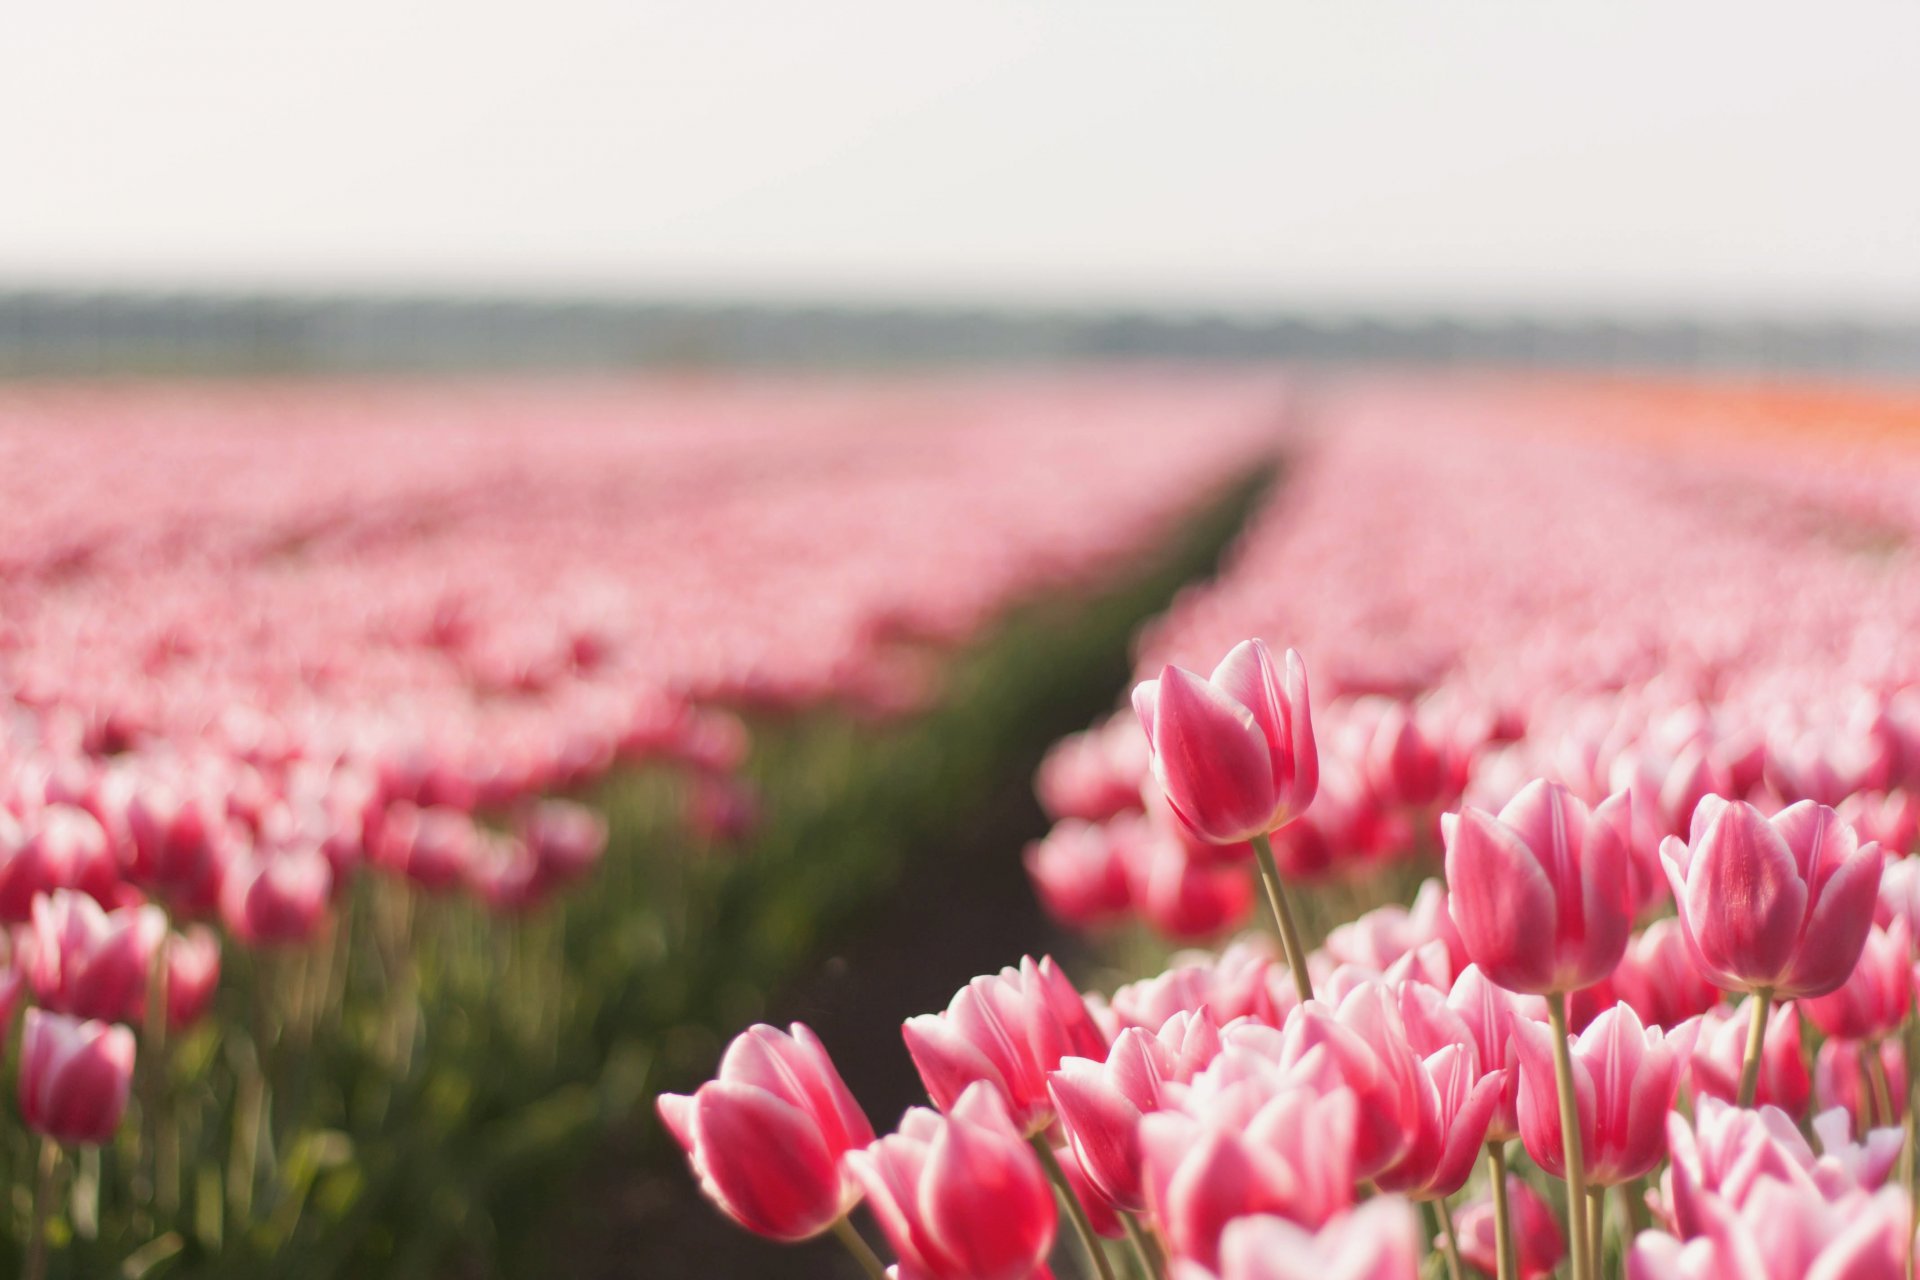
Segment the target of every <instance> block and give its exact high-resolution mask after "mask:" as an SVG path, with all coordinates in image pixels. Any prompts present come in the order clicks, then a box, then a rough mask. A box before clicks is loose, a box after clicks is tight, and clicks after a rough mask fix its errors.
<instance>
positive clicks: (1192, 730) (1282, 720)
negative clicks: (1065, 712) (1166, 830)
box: [1133, 640, 1320, 844]
mask: <svg viewBox="0 0 1920 1280" xmlns="http://www.w3.org/2000/svg"><path fill="white" fill-rule="evenodd" d="M1286 665H1287V672H1286V679H1285V683H1284V686H1283V684H1282V681H1281V677H1280V674H1279V672H1278V671H1276V670H1275V668H1274V663H1273V655H1272V654H1271V653H1270V652H1269V651H1268V649H1267V646H1266V644H1265V643H1264V642H1263V641H1260V640H1247V641H1243V642H1242V643H1240V644H1239V645H1236V646H1235V647H1234V649H1233V651H1232V652H1231V653H1229V654H1227V656H1226V657H1225V658H1224V659H1222V660H1221V663H1220V665H1219V666H1217V667H1215V668H1214V671H1213V675H1212V676H1211V677H1210V678H1208V679H1202V678H1200V677H1199V676H1197V675H1195V674H1193V673H1192V672H1191V671H1186V670H1183V669H1182V668H1180V667H1174V666H1169V667H1166V668H1165V669H1163V670H1162V671H1161V673H1160V678H1159V679H1158V680H1148V681H1145V682H1144V683H1142V684H1140V685H1139V686H1137V687H1136V688H1135V689H1134V691H1133V706H1134V710H1135V711H1136V712H1137V713H1138V714H1139V716H1140V723H1141V726H1142V727H1143V728H1144V729H1145V730H1146V733H1147V745H1148V747H1149V749H1150V750H1151V751H1152V756H1153V772H1154V776H1155V777H1156V778H1157V779H1159V782H1160V785H1161V787H1162V788H1164V789H1165V791H1166V795H1167V800H1168V802H1169V803H1171V804H1172V806H1173V810H1174V812H1175V813H1176V814H1178V815H1179V817H1180V820H1181V821H1182V822H1184V823H1185V824H1186V825H1187V827H1188V828H1189V829H1190V830H1191V831H1193V832H1194V834H1196V835H1198V836H1199V837H1200V838H1201V839H1203V840H1207V841H1210V842H1212V843H1214V844H1239V843H1241V842H1243V841H1246V840H1251V839H1252V838H1253V837H1255V836H1261V835H1266V834H1268V833H1269V832H1272V831H1275V830H1277V829H1279V828H1280V827H1283V826H1285V825H1286V824H1287V823H1288V822H1290V821H1292V820H1293V819H1294V818H1296V817H1298V816H1299V815H1300V814H1301V813H1303V812H1304V811H1305V810H1306V807H1307V805H1308V804H1310V803H1311V802H1312V800H1313V793H1314V790H1315V788H1316V786H1317V785H1318V781H1319V776H1320V762H1319V754H1318V752H1317V751H1316V750H1315V748H1314V742H1313V718H1312V714H1311V711H1310V709H1309V706H1308V700H1307V671H1306V667H1305V666H1304V665H1303V664H1302V663H1301V661H1300V655H1299V654H1297V653H1295V652H1294V651H1293V650H1291V649H1289V650H1288V651H1287V655H1286Z"/></svg>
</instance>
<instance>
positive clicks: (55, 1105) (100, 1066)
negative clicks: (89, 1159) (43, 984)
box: [20, 1009, 134, 1146]
mask: <svg viewBox="0 0 1920 1280" xmlns="http://www.w3.org/2000/svg"><path fill="white" fill-rule="evenodd" d="M133 1052H134V1046H133V1032H131V1031H129V1030H127V1028H125V1027H121V1026H109V1025H108V1024H107V1023H104V1022H98V1021H82V1020H81V1019H79V1018H71V1017H68V1016H67V1015H66V1014H63V1013H50V1012H48V1011H47V1010H44V1009H29V1010H27V1020H26V1027H25V1029H24V1031H23V1032H22V1034H21V1039H20V1118H21V1120H22V1121H24V1122H25V1123H26V1126H27V1128H29V1129H32V1130H33V1131H34V1132H35V1133H40V1134H45V1135H46V1136H47V1137H49V1138H52V1139H53V1140H54V1141H55V1142H70V1143H80V1144H83V1145H87V1146H99V1145H100V1144H102V1143H105V1142H108V1141H111V1140H112V1138H113V1135H114V1132H115V1130H117V1129H119V1127H120V1118H121V1116H122V1115H123V1114H125V1112H126V1109H127V1091H128V1089H129V1087H130V1086H131V1084H132V1082H133Z"/></svg>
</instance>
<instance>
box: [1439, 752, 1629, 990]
mask: <svg viewBox="0 0 1920 1280" xmlns="http://www.w3.org/2000/svg"><path fill="white" fill-rule="evenodd" d="M1629 804H1630V802H1629V800H1628V798H1627V793H1625V792H1622V793H1621V794H1619V795H1616V796H1613V797H1612V798H1610V799H1608V800H1606V801H1603V802H1602V803H1601V804H1600V805H1599V806H1598V807H1597V808H1595V809H1594V810H1592V812H1591V813H1589V811H1588V809H1587V806H1586V805H1585V804H1584V803H1582V802H1581V801H1580V800H1579V799H1578V798H1577V797H1575V796H1574V794H1573V793H1572V792H1571V791H1569V790H1568V789H1567V788H1566V787H1565V786H1563V785H1561V784H1559V783H1556V782H1547V781H1544V780H1540V781H1535V782H1532V783H1529V784H1528V785H1527V787H1526V788H1525V789H1523V790H1522V791H1521V792H1520V794H1519V795H1517V796H1515V797H1514V798H1513V799H1512V800H1511V801H1509V802H1508V804H1507V806H1506V807H1505V808H1504V809H1502V810H1501V811H1500V815H1499V816H1498V817H1497V818H1496V817H1494V816H1493V815H1491V814H1488V813H1486V812H1484V811H1483V810H1480V809H1474V808H1466V809H1462V810H1461V811H1460V812H1459V813H1458V814H1447V815H1445V816H1444V817H1443V818H1442V819H1441V825H1442V831H1443V833H1444V835H1445V838H1446V845H1447V886H1448V890H1449V900H1448V905H1449V907H1450V909H1451V911H1452V914H1453V920H1454V923H1455V924H1456V925H1457V926H1458V927H1459V929H1460V937H1461V940H1462V942H1463V943H1464V944H1465V946H1466V949H1467V954H1468V956H1469V957H1471V958H1472V960H1473V962H1474V963H1475V964H1477V965H1479V966H1480V968H1481V969H1482V970H1483V971H1484V972H1485V973H1486V975H1487V976H1488V977H1489V978H1491V979H1493V981H1495V982H1497V983H1499V984H1500V985H1501V986H1503V987H1506V988H1507V989H1508V990H1511V991H1521V992H1527V993H1530V994H1538V995H1546V994H1550V993H1554V992H1566V991H1574V990H1578V989H1579V988H1581V987H1585V986H1589V985H1591V984H1592V983H1595V982H1598V981H1599V980H1600V979H1602V978H1604V977H1606V976H1607V975H1608V974H1609V973H1611V972H1612V971H1613V967H1614V966H1615V965H1616V964H1618V963H1619V961H1620V956H1621V954H1622V953H1623V952H1624V951H1625V950H1626V945H1627V935H1628V931H1629V925H1630V923H1631V911H1632V903H1631V901H1630V898H1629V892H1628V890H1629V884H1628V881H1629V876H1628V875H1627V872H1626V865H1627V858H1628V857H1629V854H1628V851H1627V850H1628V822H1629V818H1630V813H1629Z"/></svg>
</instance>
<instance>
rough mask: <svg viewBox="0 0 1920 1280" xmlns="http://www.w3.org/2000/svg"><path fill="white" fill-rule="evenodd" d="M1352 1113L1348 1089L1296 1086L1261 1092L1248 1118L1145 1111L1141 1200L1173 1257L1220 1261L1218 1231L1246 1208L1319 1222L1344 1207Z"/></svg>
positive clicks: (1349, 1192) (1350, 1174)
mask: <svg viewBox="0 0 1920 1280" xmlns="http://www.w3.org/2000/svg"><path fill="white" fill-rule="evenodd" d="M1222 1061H1226V1059H1224V1058H1223V1059H1217V1060H1216V1064H1218V1063H1219V1062H1222ZM1213 1069H1214V1070H1217V1069H1218V1066H1217V1065H1216V1067H1215V1068H1213ZM1357 1115H1358V1104H1357V1103H1356V1102H1355V1101H1354V1097H1353V1095H1352V1093H1351V1092H1349V1091H1347V1090H1344V1089H1339V1088H1336V1089H1334V1090H1332V1091H1331V1092H1322V1091H1321V1090H1320V1089H1318V1088H1314V1087H1307V1086H1304V1085H1297V1086H1295V1087H1292V1088H1285V1089H1282V1090H1280V1091H1279V1092H1276V1093H1275V1094H1273V1095H1272V1096H1271V1097H1269V1098H1267V1100H1266V1101H1265V1102H1263V1103H1261V1104H1260V1105H1259V1106H1258V1108H1257V1109H1256V1110H1255V1111H1254V1112H1253V1113H1252V1115H1251V1116H1242V1115H1240V1114H1238V1113H1237V1112H1223V1113H1221V1114H1218V1115H1209V1116H1203V1117H1195V1116H1192V1115H1187V1114H1185V1113H1183V1112H1179V1111H1157V1112H1154V1113H1152V1114H1151V1115H1148V1116H1146V1117H1144V1118H1143V1119H1142V1120H1141V1122H1140V1150H1141V1168H1142V1177H1143V1181H1144V1184H1145V1186H1146V1191H1147V1203H1148V1206H1149V1207H1150V1209H1151V1210H1152V1213H1153V1220H1154V1222H1155V1223H1156V1224H1157V1225H1158V1226H1159V1228H1160V1230H1161V1232H1162V1233H1163V1235H1164V1236H1165V1238H1166V1243H1167V1247H1168V1248H1169V1250H1171V1251H1172V1253H1173V1255H1174V1257H1175V1258H1177V1259H1181V1260H1184V1261H1186V1262H1191V1263H1194V1264H1197V1265H1199V1266H1203V1267H1209V1268H1211V1267H1215V1266H1217V1265H1218V1264H1219V1261H1220V1239H1221V1233H1222V1232H1223V1231H1224V1230H1225V1229H1226V1227H1227V1225H1228V1224H1229V1223H1231V1222H1232V1221H1233V1220H1234V1219H1236V1218H1244V1217H1246V1216H1248V1215H1250V1214H1262V1213H1271V1214H1278V1215H1280V1216H1281V1217H1284V1218H1288V1219H1290V1220H1291V1221H1294V1222H1297V1223H1299V1224H1301V1225H1302V1226H1306V1227H1318V1226H1321V1225H1324V1224H1325V1223H1327V1222H1328V1221H1330V1220H1331V1219H1332V1218H1333V1217H1334V1216H1336V1215H1337V1214H1339V1213H1341V1212H1342V1211H1344V1210H1345V1209H1347V1208H1348V1207H1349V1206H1350V1205H1351V1204H1352V1203H1353V1189H1354V1181H1355V1177H1356V1173H1355V1169H1354V1165H1353V1162H1352V1153H1353V1141H1354V1128H1355V1121H1356V1118H1357Z"/></svg>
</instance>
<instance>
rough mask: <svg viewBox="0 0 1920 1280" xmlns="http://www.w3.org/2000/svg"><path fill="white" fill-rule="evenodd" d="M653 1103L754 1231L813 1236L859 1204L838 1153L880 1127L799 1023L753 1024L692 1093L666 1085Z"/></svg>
mask: <svg viewBox="0 0 1920 1280" xmlns="http://www.w3.org/2000/svg"><path fill="white" fill-rule="evenodd" d="M655 1106H656V1107H657V1108H658V1110H659V1112H660V1119H661V1120H662V1121H663V1122H665V1124H666V1126H667V1129H668V1131H669V1132H671V1133H672V1134H673V1137H674V1140H675V1141H677V1142H678V1143H679V1144H680V1148H681V1150H683V1151H685V1152H686V1153H687V1159H688V1161H689V1163H691V1164H692V1166H693V1171H694V1174H695V1176H697V1177H698V1178H699V1179H700V1188H701V1190H702V1191H704V1192H706V1194H707V1198H708V1199H710V1200H712V1201H713V1202H714V1203H715V1204H716V1205H718V1206H719V1207H720V1209H721V1210H722V1211H723V1212H725V1213H726V1214H727V1216H728V1217H730V1218H732V1219H733V1220H734V1221H735V1222H738V1223H739V1224H740V1225H741V1226H743V1227H745V1228H747V1230H749V1231H753V1232H756V1233H758V1234H760V1235H763V1236H767V1237H770V1238H771V1239H774V1240H805V1239H807V1238H808V1237H810V1236H815V1235H818V1234H819V1233H820V1232H822V1231H825V1230H826V1229H827V1228H828V1227H830V1226H832V1225H833V1224H834V1222H836V1221H837V1220H839V1219H840V1218H842V1217H845V1216H846V1214H847V1212H848V1211H849V1210H850V1209H852V1208H853V1206H854V1205H855V1204H856V1203H858V1202H859V1199H860V1189H859V1185H858V1184H857V1183H856V1182H855V1181H854V1180H853V1179H852V1177H851V1176H849V1175H847V1174H845V1173H844V1172H843V1171H842V1169H841V1167H840V1158H841V1157H842V1156H843V1155H845V1154H846V1153H847V1152H849V1151H852V1150H855V1149H857V1148H859V1147H862V1146H864V1145H866V1144H867V1143H869V1142H871V1141H872V1140H873V1127H872V1126H871V1125H870V1124H869V1123H868V1122H867V1117H866V1113H865V1112H863V1111H861V1110H860V1105H859V1104H858V1103H857V1102H855V1101H854V1100H853V1095H852V1094H851V1093H849V1092H848V1091H847V1086H846V1084H845V1083H844V1082H843V1081H842V1080H841V1079H840V1073H839V1071H838V1070H836V1069H835V1067H834V1065H833V1060H832V1059H831V1058H829V1057H828V1056H827V1050H826V1046H825V1045H822V1044H821V1043H820V1040H819V1037H817V1036H815V1035H814V1034H813V1032H812V1031H811V1030H809V1029H808V1028H807V1027H806V1026H805V1025H803V1024H801V1023H798V1022H796V1023H794V1024H793V1028H792V1030H791V1031H790V1032H785V1031H781V1030H779V1029H778V1028H776V1027H769V1026H766V1025H758V1026H754V1027H750V1028H749V1029H747V1030H746V1031H743V1032H742V1033H740V1035H738V1036H736V1037H734V1041H733V1043H732V1044H731V1045H729V1046H728V1047H727V1052H726V1054H725V1056H723V1057H722V1058H721V1059H720V1070H719V1073H718V1074H717V1076H716V1077H715V1078H714V1079H712V1080H710V1081H708V1082H707V1083H706V1084H703V1085H701V1086H700V1088H699V1089H698V1090H697V1091H696V1092H695V1093H694V1094H693V1095H692V1096H691V1097H688V1096H685V1095H682V1094H674V1093H663V1094H661V1095H660V1097H659V1098H658V1099H657V1100H656V1102H655Z"/></svg>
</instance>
